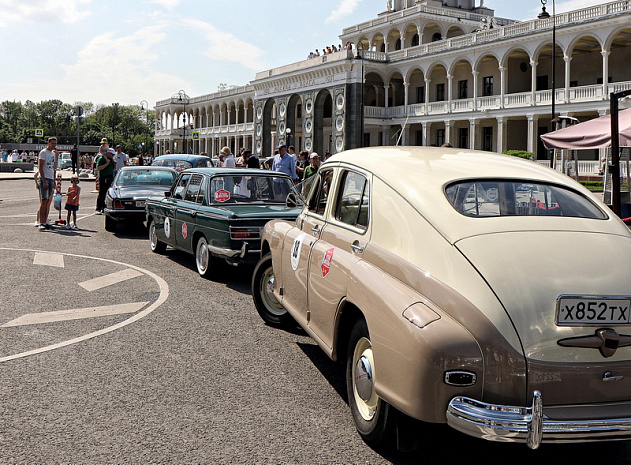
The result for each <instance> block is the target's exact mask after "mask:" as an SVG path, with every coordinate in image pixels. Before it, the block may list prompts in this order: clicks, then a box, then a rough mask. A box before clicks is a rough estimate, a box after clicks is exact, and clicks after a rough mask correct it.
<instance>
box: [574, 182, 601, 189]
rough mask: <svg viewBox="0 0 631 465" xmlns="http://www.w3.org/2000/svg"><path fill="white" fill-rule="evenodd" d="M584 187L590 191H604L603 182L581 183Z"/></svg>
mask: <svg viewBox="0 0 631 465" xmlns="http://www.w3.org/2000/svg"><path fill="white" fill-rule="evenodd" d="M579 182H580V183H581V184H582V185H583V186H585V187H586V188H587V189H589V190H590V191H602V190H603V182H602V181H579Z"/></svg>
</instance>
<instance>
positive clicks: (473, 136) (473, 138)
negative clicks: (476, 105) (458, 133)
mask: <svg viewBox="0 0 631 465" xmlns="http://www.w3.org/2000/svg"><path fill="white" fill-rule="evenodd" d="M479 128H480V121H479V120H477V119H475V118H471V119H469V148H470V149H473V150H475V149H477V148H478V147H476V143H477V142H478V140H479V137H478V132H479ZM478 146H479V144H478Z"/></svg>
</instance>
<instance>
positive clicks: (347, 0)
mask: <svg viewBox="0 0 631 465" xmlns="http://www.w3.org/2000/svg"><path fill="white" fill-rule="evenodd" d="M361 1H362V0H342V2H341V3H340V6H338V7H337V8H336V9H335V10H333V11H332V12H331V14H330V15H329V17H328V18H327V19H326V20H325V21H324V22H325V23H326V24H329V23H333V22H336V21H339V20H341V19H343V18H345V17H347V16H350V15H351V14H353V12H354V11H355V10H356V9H357V7H358V6H359V4H360V3H361Z"/></svg>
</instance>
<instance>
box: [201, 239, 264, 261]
mask: <svg viewBox="0 0 631 465" xmlns="http://www.w3.org/2000/svg"><path fill="white" fill-rule="evenodd" d="M208 250H210V252H212V254H213V255H217V256H219V257H221V258H225V259H226V260H242V259H243V258H245V256H246V255H247V254H249V253H259V254H260V250H253V249H250V244H249V243H247V242H243V245H242V246H241V248H240V249H239V250H233V249H224V248H221V247H216V246H214V245H210V244H208Z"/></svg>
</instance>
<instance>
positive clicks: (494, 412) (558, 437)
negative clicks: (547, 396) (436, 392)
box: [446, 391, 631, 449]
mask: <svg viewBox="0 0 631 465" xmlns="http://www.w3.org/2000/svg"><path fill="white" fill-rule="evenodd" d="M446 413H447V424H448V425H449V426H451V427H452V428H454V429H456V430H458V431H460V432H462V433H465V434H468V435H469V436H473V437H476V438H480V439H486V440H488V441H501V442H521V443H526V444H527V445H528V447H530V448H531V449H536V448H537V447H539V445H540V444H541V443H542V442H546V443H570V442H591V441H612V440H621V439H630V438H631V418H605V419H599V420H567V421H562V420H550V419H549V418H547V417H546V415H545V414H544V413H543V402H542V398H541V393H539V392H538V391H535V392H534V393H533V400H532V406H531V407H517V406H509V405H495V404H487V403H485V402H480V401H478V400H475V399H470V398H468V397H460V396H459V397H454V398H453V399H451V401H450V402H449V406H448V408H447V412H446Z"/></svg>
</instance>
